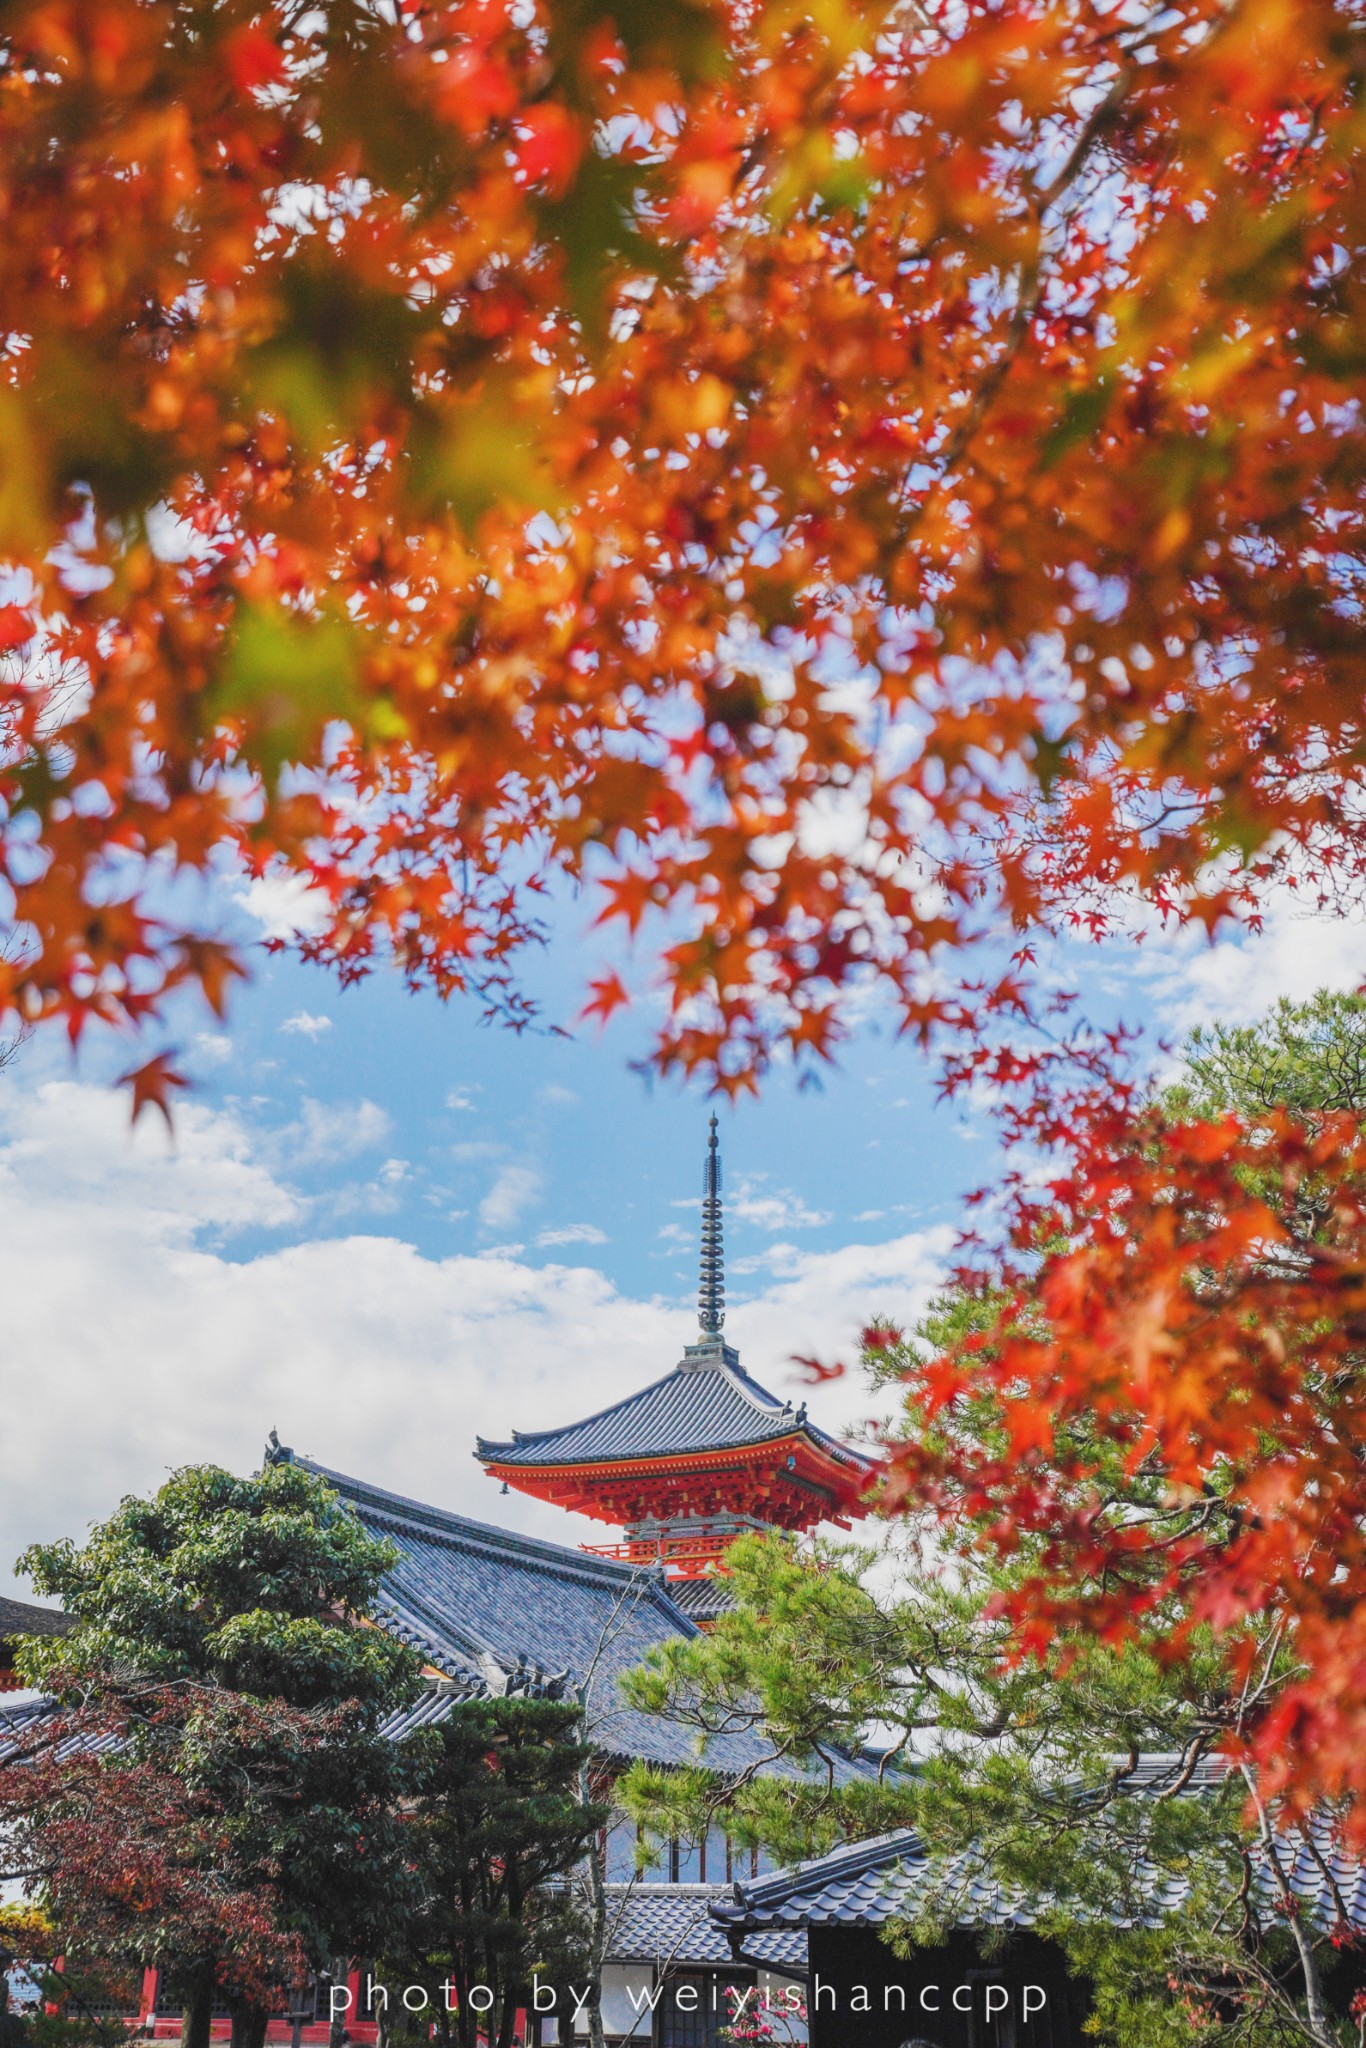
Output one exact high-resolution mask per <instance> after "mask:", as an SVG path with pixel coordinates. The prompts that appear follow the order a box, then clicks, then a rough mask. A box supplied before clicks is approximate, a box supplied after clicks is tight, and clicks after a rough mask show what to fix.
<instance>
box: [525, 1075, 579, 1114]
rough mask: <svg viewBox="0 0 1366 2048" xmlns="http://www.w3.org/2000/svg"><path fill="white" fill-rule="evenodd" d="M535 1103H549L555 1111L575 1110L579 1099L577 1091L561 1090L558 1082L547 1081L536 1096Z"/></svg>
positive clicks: (570, 1089) (571, 1089) (572, 1089)
mask: <svg viewBox="0 0 1366 2048" xmlns="http://www.w3.org/2000/svg"><path fill="white" fill-rule="evenodd" d="M536 1099H537V1101H539V1102H546V1103H549V1104H550V1105H551V1106H552V1107H553V1108H556V1109H574V1108H577V1106H578V1103H579V1100H580V1097H579V1094H578V1091H577V1089H574V1088H562V1087H561V1086H560V1084H559V1082H558V1081H547V1082H546V1084H545V1086H544V1088H542V1089H540V1090H539V1091H538V1094H537V1098H536Z"/></svg>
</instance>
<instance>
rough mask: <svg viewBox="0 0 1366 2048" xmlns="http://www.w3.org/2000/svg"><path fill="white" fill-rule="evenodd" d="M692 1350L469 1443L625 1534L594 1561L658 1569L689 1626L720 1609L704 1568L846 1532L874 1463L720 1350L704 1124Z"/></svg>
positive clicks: (545, 1495) (719, 1295)
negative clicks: (507, 1438)
mask: <svg viewBox="0 0 1366 2048" xmlns="http://www.w3.org/2000/svg"><path fill="white" fill-rule="evenodd" d="M698 1320H699V1323H700V1325H701V1328H700V1331H699V1335H698V1341H697V1342H696V1343H695V1344H689V1345H688V1346H687V1347H686V1348H685V1350H684V1353H683V1356H682V1358H681V1359H680V1360H679V1362H678V1364H677V1365H676V1366H675V1367H674V1369H673V1371H672V1372H671V1373H668V1374H667V1375H666V1376H665V1377H664V1378H663V1379H661V1380H656V1381H655V1382H654V1383H653V1385H651V1386H648V1387H644V1388H642V1390H641V1391H640V1392H639V1393H638V1394H630V1395H628V1396H627V1397H626V1399H625V1400H623V1401H617V1402H615V1403H614V1404H613V1405H612V1406H611V1407H610V1408H604V1409H601V1410H600V1411H599V1413H598V1414H596V1415H590V1416H588V1417H587V1418H586V1419H585V1420H584V1421H582V1422H571V1423H566V1424H564V1425H563V1426H562V1427H561V1428H559V1429H545V1430H535V1431H523V1430H514V1431H513V1433H512V1440H511V1442H510V1443H489V1442H487V1441H485V1439H484V1438H482V1437H481V1438H480V1439H479V1442H478V1447H477V1451H476V1456H477V1457H478V1458H479V1459H480V1460H481V1462H482V1463H483V1465H484V1468H485V1470H486V1471H487V1472H488V1473H489V1474H490V1476H491V1477H493V1478H495V1479H501V1480H502V1481H503V1482H504V1483H505V1484H506V1485H508V1486H515V1487H516V1488H517V1490H518V1491H519V1492H520V1493H529V1494H532V1495H534V1496H535V1498H536V1499H538V1500H545V1501H553V1502H554V1503H555V1504H556V1505H557V1506H559V1507H563V1508H569V1509H572V1510H574V1511H575V1512H577V1513H579V1514H582V1515H591V1516H592V1517H593V1518H594V1519H595V1520H597V1521H600V1522H610V1523H612V1524H614V1525H615V1526H616V1527H618V1528H621V1529H623V1530H624V1532H625V1540H624V1542H621V1543H614V1544H602V1545H585V1546H584V1547H585V1549H591V1550H592V1551H593V1552H594V1553H595V1554H596V1555H598V1556H603V1557H620V1558H629V1559H630V1560H632V1561H633V1562H635V1563H640V1564H658V1565H661V1566H662V1567H663V1569H664V1572H665V1574H666V1576H667V1577H668V1579H669V1582H670V1583H669V1591H670V1593H671V1594H672V1596H673V1598H674V1599H675V1601H676V1602H677V1603H678V1605H679V1606H681V1607H682V1608H684V1609H685V1611H686V1612H687V1613H688V1614H690V1615H691V1616H692V1618H693V1619H694V1621H698V1622H706V1621H707V1620H710V1619H712V1618H714V1616H715V1615H716V1614H718V1613H720V1612H721V1611H722V1610H723V1609H724V1608H725V1607H726V1606H727V1605H728V1601H727V1596H726V1592H725V1586H724V1582H723V1581H722V1580H719V1579H718V1578H717V1576H716V1567H717V1566H718V1565H719V1564H720V1561H721V1558H722V1555H723V1553H724V1551H725V1549H726V1547H727V1545H728V1544H730V1543H731V1542H733V1541H734V1539H735V1538H736V1537H737V1536H738V1535H740V1534H741V1533H742V1532H743V1531H744V1530H746V1529H787V1530H805V1529H811V1528H814V1527H815V1525H816V1524H817V1523H819V1522H835V1523H837V1524H838V1525H839V1526H840V1527H841V1528H847V1527H848V1526H849V1522H850V1520H851V1518H853V1517H856V1516H862V1515H864V1514H866V1513H867V1511H868V1510H867V1501H866V1495H867V1491H868V1486H869V1483H870V1480H871V1478H872V1474H873V1470H874V1467H873V1463H872V1460H871V1459H869V1458H866V1457H864V1456H863V1455H862V1454H861V1453H860V1452H858V1451H856V1450H854V1449H852V1448H851V1446H850V1445H848V1444H845V1443H841V1442H840V1441H839V1439H838V1438H836V1437H832V1436H828V1435H827V1434H826V1432H825V1431H824V1430H823V1429H818V1428H817V1427H816V1425H815V1423H814V1422H812V1421H811V1420H810V1418H809V1417H808V1415H807V1412H806V1403H805V1402H804V1401H803V1402H801V1404H800V1405H799V1406H797V1407H795V1408H794V1407H793V1405H792V1403H791V1402H790V1401H780V1400H779V1399H778V1398H777V1396H776V1395H774V1394H770V1393H769V1392H767V1390H766V1389H765V1388H763V1387H761V1386H760V1385H759V1384H758V1382H757V1381H756V1380H752V1379H751V1378H750V1376H749V1374H748V1373H747V1372H745V1371H744V1369H743V1368H742V1366H741V1364H740V1355H739V1353H738V1352H737V1351H735V1350H733V1349H732V1347H731V1346H730V1345H729V1344H727V1343H726V1342H725V1339H724V1338H723V1336H722V1334H721V1332H722V1328H723V1325H724V1323H725V1278H724V1259H723V1246H722V1217H721V1154H720V1147H719V1143H718V1139H717V1133H716V1118H715V1117H713V1118H712V1120H711V1137H710V1142H709V1144H708V1148H707V1164H706V1176H705V1180H704V1184H703V1199H702V1270H701V1287H700V1291H699V1297H698Z"/></svg>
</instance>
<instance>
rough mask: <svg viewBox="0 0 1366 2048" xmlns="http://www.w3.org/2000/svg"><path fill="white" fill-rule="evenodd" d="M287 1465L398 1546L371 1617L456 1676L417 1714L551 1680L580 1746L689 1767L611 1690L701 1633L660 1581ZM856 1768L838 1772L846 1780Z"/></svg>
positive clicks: (758, 1756) (727, 1752)
mask: <svg viewBox="0 0 1366 2048" xmlns="http://www.w3.org/2000/svg"><path fill="white" fill-rule="evenodd" d="M290 1455H291V1456H292V1455H293V1454H292V1453H291V1454H290ZM296 1462H297V1463H299V1464H301V1465H304V1466H305V1467H306V1468H307V1469H308V1470H309V1471H312V1472H316V1473H318V1474H319V1476H320V1477H322V1478H323V1479H325V1480H326V1481H327V1482H328V1484H329V1485H330V1486H333V1487H335V1488H336V1490H337V1492H338V1493H339V1494H340V1495H341V1497H342V1499H343V1500H344V1501H345V1502H346V1503H347V1505H348V1506H349V1507H350V1508H351V1509H352V1510H353V1512H354V1513H355V1514H356V1515H357V1516H358V1518H359V1519H360V1521H361V1522H362V1523H363V1524H364V1526H365V1527H366V1528H367V1529H368V1530H369V1531H370V1532H371V1534H372V1535H376V1536H385V1537H387V1538H388V1539H389V1540H390V1542H392V1543H393V1544H394V1545H395V1547H396V1548H397V1550H398V1553H399V1560H398V1563H397V1564H396V1565H395V1567H394V1569H393V1570H392V1571H391V1572H389V1573H388V1574H387V1575H386V1577H385V1579H384V1582H383V1585H382V1587H381V1597H380V1602H379V1605H378V1609H377V1613H378V1617H379V1619H380V1620H381V1622H382V1623H384V1625H385V1626H386V1627H389V1628H392V1629H393V1631H394V1633H395V1634H396V1635H399V1636H400V1637H402V1638H403V1639H404V1640H405V1641H407V1642H410V1643H411V1644H412V1645H413V1646H414V1647H415V1648H416V1649H418V1650H419V1652H420V1653H421V1654H422V1656H423V1657H424V1658H425V1659H426V1660H427V1662H429V1663H430V1664H432V1665H434V1666H435V1667H436V1669H438V1670H440V1671H442V1672H445V1673H446V1674H447V1676H448V1677H449V1678H450V1679H452V1680H453V1681H454V1683H453V1686H452V1688H451V1690H450V1691H449V1692H448V1693H445V1694H444V1695H440V1696H438V1703H437V1704H430V1703H427V1702H424V1703H422V1711H423V1713H425V1714H427V1715H429V1716H431V1717H434V1718H440V1717H441V1715H442V1714H444V1713H448V1712H449V1711H450V1707H451V1705H452V1704H454V1702H455V1700H456V1699H458V1698H461V1697H463V1698H469V1697H470V1696H472V1695H473V1694H476V1693H479V1692H481V1691H486V1690H491V1691H495V1692H505V1691H518V1690H523V1689H527V1690H534V1689H538V1688H541V1687H543V1686H544V1685H545V1684H546V1682H547V1681H549V1682H550V1683H551V1684H552V1685H555V1684H556V1683H557V1682H558V1690H560V1691H561V1692H567V1693H574V1692H576V1691H577V1688H578V1687H579V1686H580V1685H581V1684H582V1683H583V1682H584V1680H585V1679H586V1678H587V1679H589V1699H588V1708H589V1734H590V1739H591V1740H592V1742H593V1744H594V1746H595V1747H596V1748H597V1749H598V1750H599V1751H600V1752H601V1753H602V1754H603V1755H604V1756H606V1757H611V1758H614V1759H617V1758H619V1759H630V1758H633V1757H641V1758H644V1759H645V1760H646V1761H647V1762H650V1763H659V1764H686V1763H692V1762H695V1761H696V1758H697V1747H696V1740H695V1737H694V1735H693V1732H692V1731H691V1730H690V1729H688V1728H685V1727H683V1726H681V1725H679V1724H678V1723H676V1722H671V1721H667V1720H664V1719H662V1718H660V1717H659V1716H656V1715H653V1714H642V1713H637V1712H636V1710H635V1709H634V1708H632V1707H627V1706H625V1705H623V1703H622V1700H621V1698H620V1694H619V1691H618V1682H619V1680H620V1678H621V1676H622V1675H623V1673H625V1672H626V1671H629V1670H631V1669H632V1668H633V1667H634V1666H635V1665H637V1664H639V1663H640V1662H641V1661H642V1659H643V1658H644V1656H645V1654H646V1652H647V1651H649V1650H652V1649H655V1648H657V1647H658V1646H659V1645H660V1644H662V1643H666V1642H669V1641H671V1640H672V1639H673V1638H675V1637H677V1636H695V1635H696V1634H697V1629H696V1627H695V1626H694V1624H693V1623H692V1621H690V1620H689V1618H688V1617H687V1615H686V1614H684V1613H683V1612H682V1611H681V1610H680V1609H679V1608H678V1607H677V1606H676V1605H675V1604H674V1602H673V1600H672V1599H671V1598H670V1596H669V1593H668V1591H667V1590H666V1585H665V1581H664V1579H663V1578H662V1577H661V1576H660V1574H659V1573H658V1572H656V1571H653V1570H645V1569H642V1568H641V1567H639V1566H636V1565H630V1564H620V1563H617V1562H615V1561H613V1560H611V1559H608V1558H599V1557H592V1556H588V1555H585V1553H584V1552H583V1551H581V1550H571V1549H569V1548H567V1547H566V1546H564V1545H562V1544H559V1543H542V1542H538V1541H537V1540H535V1539H534V1538H532V1537H529V1536H519V1535H515V1534H514V1533H513V1532H512V1531H511V1530H508V1529H496V1528H491V1527H489V1526H488V1525H487V1524H485V1523H482V1522H473V1521H470V1520H468V1519H467V1518H466V1517H465V1516H464V1515H455V1514H450V1513H448V1512H447V1511H446V1510H445V1509H442V1508H434V1507H428V1506H426V1505H425V1504H424V1503H423V1502H421V1501H414V1500H408V1499H405V1498H404V1497H403V1496H402V1495H400V1494H394V1493H388V1492H386V1491H385V1490H384V1489H383V1488H381V1487H377V1486H371V1485H369V1484H367V1483H366V1482H365V1481H363V1480H359V1479H352V1478H349V1477H348V1476H347V1475H346V1474H345V1473H341V1472H334V1471H332V1470H331V1469H330V1468H329V1467H327V1466H325V1465H318V1464H314V1463H313V1462H312V1461H311V1460H309V1459H305V1458H299V1459H297V1460H296ZM590 1673H591V1678H590V1676H589V1675H590ZM441 1699H444V1701H445V1704H444V1705H442V1704H440V1703H439V1702H440V1700H441ZM401 1718H402V1717H399V1718H398V1719H396V1720H395V1722H394V1724H393V1726H394V1729H395V1732H399V1731H400V1720H401ZM767 1754H768V1745H767V1744H766V1743H765V1742H764V1741H763V1739H762V1737H761V1736H759V1735H757V1734H754V1733H750V1732H740V1733H736V1734H729V1735H722V1736H717V1737H715V1738H713V1739H712V1740H711V1741H709V1743H708V1747H707V1761H708V1763H709V1764H710V1765H711V1766H712V1767H713V1768H715V1769H716V1770H718V1771H735V1770H741V1769H744V1768H745V1767H746V1766H747V1765H753V1764H754V1763H756V1762H759V1761H762V1759H763V1758H764V1757H765V1756H766V1755H767ZM864 1769H865V1766H863V1765H861V1764H858V1763H855V1762H845V1761H844V1760H842V1759H841V1760H837V1763H836V1770H837V1775H838V1777H839V1779H840V1781H842V1782H847V1780H848V1779H849V1778H851V1777H855V1776H858V1775H861V1774H862V1773H863V1771H864Z"/></svg>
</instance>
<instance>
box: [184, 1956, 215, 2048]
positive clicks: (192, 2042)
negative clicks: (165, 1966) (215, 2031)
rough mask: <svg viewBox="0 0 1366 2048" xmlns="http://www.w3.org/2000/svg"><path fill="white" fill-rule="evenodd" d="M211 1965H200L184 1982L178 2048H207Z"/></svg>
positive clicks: (211, 2017)
mask: <svg viewBox="0 0 1366 2048" xmlns="http://www.w3.org/2000/svg"><path fill="white" fill-rule="evenodd" d="M213 1978H214V1969H213V1964H212V1963H200V1964H199V1965H198V1967H197V1968H196V1969H193V1970H191V1971H190V1972H189V1975H188V1977H187V1978H186V1982H185V2010H184V2011H183V2012H182V2014H181V2016H180V2048H209V2029H210V2026H211V2024H212V2022H213Z"/></svg>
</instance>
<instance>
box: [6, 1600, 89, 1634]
mask: <svg viewBox="0 0 1366 2048" xmlns="http://www.w3.org/2000/svg"><path fill="white" fill-rule="evenodd" d="M72 1625H73V1624H72V1620H71V1616H70V1615H69V1614H63V1612H62V1610H61V1608H60V1607H34V1606H32V1605H31V1604H30V1602H29V1601H27V1600H11V1599H9V1598H8V1597H7V1596H5V1595H0V1643H4V1642H12V1641H13V1639H14V1637H15V1636H64V1635H65V1634H66V1633H67V1631H68V1629H70V1628H71V1627H72Z"/></svg>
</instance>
